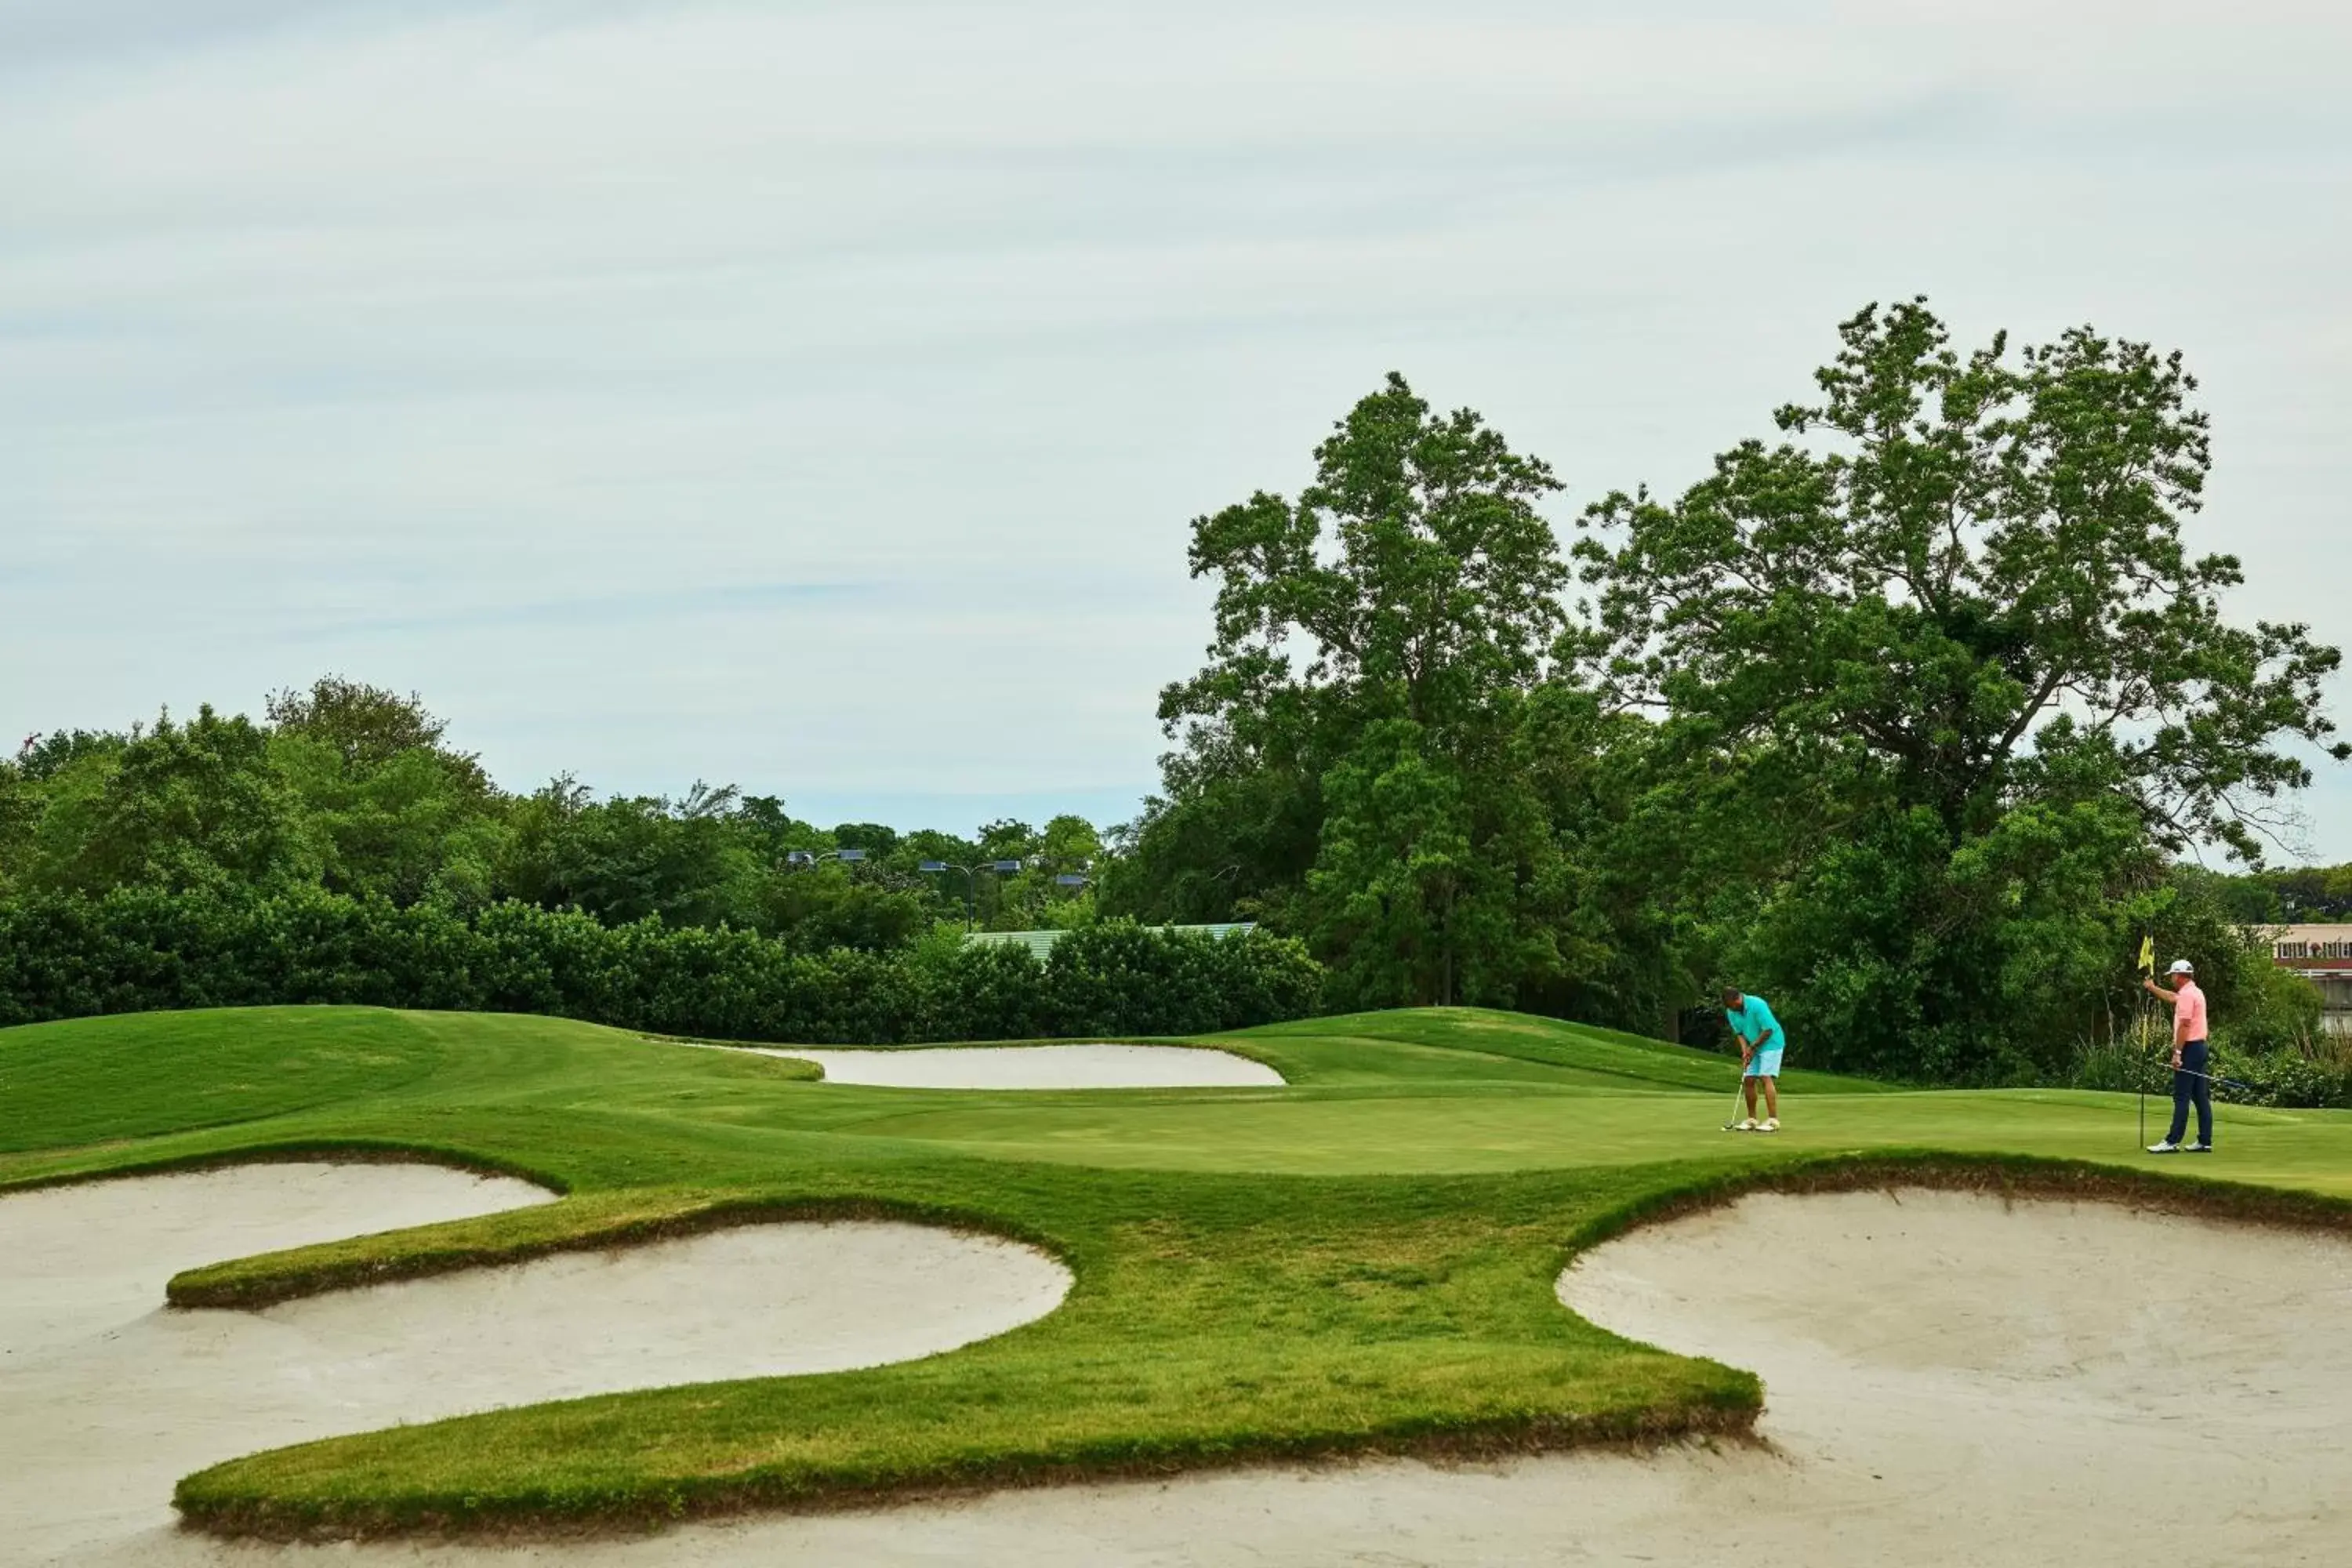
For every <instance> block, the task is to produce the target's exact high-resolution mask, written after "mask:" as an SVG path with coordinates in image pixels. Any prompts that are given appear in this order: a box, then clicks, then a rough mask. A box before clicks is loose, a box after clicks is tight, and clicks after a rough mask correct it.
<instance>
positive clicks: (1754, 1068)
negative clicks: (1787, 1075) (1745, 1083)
mask: <svg viewBox="0 0 2352 1568" xmlns="http://www.w3.org/2000/svg"><path fill="white" fill-rule="evenodd" d="M1741 1076H1742V1077H1745V1078H1779V1077H1780V1047H1778V1046H1774V1047H1772V1048H1771V1049H1770V1050H1768V1051H1759V1052H1757V1053H1756V1054H1755V1055H1754V1056H1752V1057H1749V1058H1748V1070H1747V1071H1746V1072H1745V1073H1744V1074H1742V1075H1741Z"/></svg>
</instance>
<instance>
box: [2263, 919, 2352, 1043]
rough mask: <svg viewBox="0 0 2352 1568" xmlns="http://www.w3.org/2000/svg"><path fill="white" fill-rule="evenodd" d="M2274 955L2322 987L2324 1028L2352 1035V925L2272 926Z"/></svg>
mask: <svg viewBox="0 0 2352 1568" xmlns="http://www.w3.org/2000/svg"><path fill="white" fill-rule="evenodd" d="M2271 957H2272V958H2273V960H2274V961H2276V963H2278V966H2279V967H2280V968H2282V969H2292V970H2294V972H2295V973H2298V974H2300V975H2302V976H2304V977H2305V979H2307V980H2309V981H2310V982H2311V983H2312V984H2314V985H2316V986H2318V987H2319V994H2320V998H2321V1000H2320V1005H2321V1006H2322V1007H2323V1008H2325V1009H2326V1011H2324V1012H2323V1013H2322V1014H2321V1015H2320V1027H2321V1028H2323V1029H2326V1031H2327V1032H2328V1033H2329V1034H2331V1035H2352V925H2308V926H2273V927H2272V928H2271Z"/></svg>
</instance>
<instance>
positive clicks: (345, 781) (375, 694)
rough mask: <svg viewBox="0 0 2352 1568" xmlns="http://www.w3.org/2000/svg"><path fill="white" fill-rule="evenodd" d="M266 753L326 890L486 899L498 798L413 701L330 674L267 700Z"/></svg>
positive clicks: (500, 834) (504, 830) (501, 803)
mask: <svg viewBox="0 0 2352 1568" xmlns="http://www.w3.org/2000/svg"><path fill="white" fill-rule="evenodd" d="M268 715H269V719H270V722H271V725H272V727H273V733H272V736H271V741H270V755H271V758H272V760H273V761H274V762H275V763H276V764H277V766H278V769H279V770H280V772H282V773H284V774H285V776H286V777H287V779H288V780H289V782H290V783H291V784H293V786H294V788H295V789H296V790H297V791H298V792H299V794H300V795H301V797H302V801H303V805H304V808H305V813H306V816H307V819H308V823H309V826H310V835H311V837H312V840H313V842H314V844H315V845H316V847H318V849H319V852H320V858H321V866H320V879H321V880H322V881H323V883H324V884H325V886H326V887H327V888H328V889H330V890H331V891H334V892H339V893H348V894H352V895H353V896H356V897H374V898H384V899H389V900H392V901H393V902H394V903H397V904H404V905H405V904H411V903H415V902H417V901H419V900H424V899H427V898H438V899H442V900H446V901H448V902H450V903H452V904H455V905H457V906H458V907H462V908H473V907H477V906H478V905H480V904H481V903H483V902H485V901H486V900H488V898H489V897H490V895H491V892H492V883H493V879H494V875H495V871H494V868H495V867H496V865H497V864H498V862H499V858H500V857H501V856H502V854H503V853H504V851H505V847H506V840H507V837H508V833H509V830H508V827H507V825H506V821H505V808H506V802H505V800H504V798H503V797H502V796H501V795H499V791H498V789H497V787H496V786H495V785H494V784H491V783H490V779H489V775H488V773H485V772H484V771H483V770H482V766H481V763H480V762H479V760H478V758H476V757H475V756H474V755H473V754H472V753H470V752H458V751H455V750H453V749H451V748H450V747H448V746H447V745H446V744H445V743H444V737H445V736H446V733H447V730H448V726H447V724H446V722H445V721H443V720H441V719H439V718H438V717H436V715H434V714H433V713H432V712H430V711H429V710H426V709H425V705H424V702H423V700H421V699H419V698H417V697H415V696H414V695H411V696H408V697H401V696H398V695H396V694H394V693H393V692H391V691H388V690H386V689H383V688H382V687H376V686H367V685H363V684H362V683H360V682H358V681H354V680H350V679H345V678H344V677H341V676H339V675H327V676H322V677H320V679H318V680H317V681H315V682H313V683H312V685H311V687H310V689H309V690H307V691H294V690H286V691H278V692H274V693H272V694H271V695H270V697H269V699H268Z"/></svg>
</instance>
